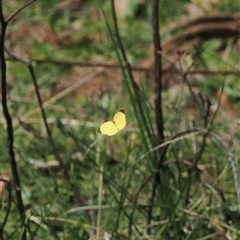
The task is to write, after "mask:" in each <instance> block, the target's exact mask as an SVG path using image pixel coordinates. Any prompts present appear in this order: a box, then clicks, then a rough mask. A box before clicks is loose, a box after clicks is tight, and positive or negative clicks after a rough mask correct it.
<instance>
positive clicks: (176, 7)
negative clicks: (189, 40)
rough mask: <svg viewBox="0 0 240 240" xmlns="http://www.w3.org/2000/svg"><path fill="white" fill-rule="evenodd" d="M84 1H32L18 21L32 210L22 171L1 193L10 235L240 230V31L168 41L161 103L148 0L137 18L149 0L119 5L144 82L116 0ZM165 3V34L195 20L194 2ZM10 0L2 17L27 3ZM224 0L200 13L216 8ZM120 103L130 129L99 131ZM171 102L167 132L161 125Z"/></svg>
mask: <svg viewBox="0 0 240 240" xmlns="http://www.w3.org/2000/svg"><path fill="white" fill-rule="evenodd" d="M76 2H78V1H76ZM76 2H75V1H54V0H50V1H35V2H34V3H32V4H31V5H29V6H28V7H26V8H25V9H24V10H23V11H21V12H20V13H18V14H17V15H16V16H15V18H13V19H12V21H10V22H9V24H8V27H7V33H6V38H5V46H6V48H7V49H9V50H10V51H11V52H12V54H13V55H14V56H17V57H18V58H21V59H22V60H31V61H32V62H31V63H32V66H33V69H34V73H35V75H36V80H37V89H36V88H35V87H34V81H33V76H32V75H31V72H30V71H29V69H30V68H29V65H26V64H24V63H23V62H22V61H19V60H16V59H14V57H11V56H9V55H8V54H7V53H5V56H6V58H7V61H6V63H7V85H8V94H7V100H8V102H7V106H8V109H9V111H10V114H11V117H12V120H13V133H14V151H15V158H16V167H17V170H18V174H19V177H20V184H21V196H22V201H23V204H24V208H25V216H24V222H23V221H22V219H23V218H22V216H20V214H19V204H18V199H17V197H16V191H15V190H16V186H15V185H14V181H11V184H10V182H9V184H7V185H5V186H7V187H5V188H4V190H3V191H2V192H1V186H2V185H0V240H1V238H2V239H4V240H16V239H24V233H25V232H26V234H27V235H26V236H27V238H26V239H34V240H40V239H48V240H51V239H64V240H68V239H69V240H70V239H81V240H85V239H86V240H87V239H103V240H107V239H116V240H121V239H124V240H125V239H131V240H135V239H136V240H141V239H142V240H143V239H144V240H145V239H146V240H147V239H152V240H158V239H181V240H187V239H188V240H196V239H240V231H239V226H240V186H239V184H240V181H239V174H240V173H239V169H238V168H239V167H238V165H239V163H240V157H239V156H240V146H239V141H240V122H239V117H240V116H239V109H240V102H239V99H240V81H239V72H240V69H239V66H240V59H239V54H240V53H239V48H238V46H239V39H237V38H235V39H233V38H227V39H219V38H218V39H217V38H212V39H208V40H206V41H204V40H202V41H200V42H199V43H198V45H197V47H198V48H196V47H191V48H189V49H187V52H185V53H182V54H180V53H179V54H177V50H178V49H176V51H175V52H174V53H173V52H170V51H169V52H167V53H166V54H165V53H163V54H162V62H163V65H164V64H167V63H169V62H170V65H171V64H172V65H173V67H172V68H171V69H170V70H169V69H168V70H169V71H170V73H169V72H164V73H163V77H162V81H163V89H162V91H161V94H162V105H161V106H157V107H156V106H155V105H154V99H155V98H156V97H157V94H159V93H157V94H156V86H155V84H154V80H153V79H154V77H153V75H154V73H153V71H152V68H154V62H151V60H150V58H149V56H152V52H153V48H152V34H153V33H152V26H151V18H152V16H151V14H152V10H151V4H150V2H149V4H146V6H144V7H143V8H140V10H141V9H142V11H140V10H139V11H140V13H139V15H138V16H136V9H137V2H138V1H132V2H131V4H129V5H128V8H127V11H126V12H125V15H124V16H122V17H120V16H121V13H120V12H119V11H118V10H117V16H118V17H119V18H118V31H119V34H120V37H121V41H122V43H123V45H124V48H125V53H126V56H127V59H128V62H129V63H130V64H131V65H133V66H134V67H135V68H134V67H133V68H132V69H133V70H132V71H133V75H134V77H135V78H134V80H135V82H133V81H132V79H131V76H129V72H128V70H127V68H126V67H125V65H126V62H125V60H124V57H123V52H122V51H121V46H120V42H119V39H118V38H117V37H116V36H117V34H116V30H117V29H116V28H115V27H114V20H113V11H112V8H111V1H100V0H99V1H93V0H92V1H82V2H83V3H80V2H81V1H79V5H78V4H77V3H76ZM115 2H116V1H115ZM160 2H161V3H160V4H161V6H160V10H159V13H160V16H159V17H160V22H161V28H160V29H161V30H162V31H161V30H160V33H161V40H162V42H164V43H165V42H166V41H168V40H169V39H171V37H173V36H174V34H175V33H179V32H181V30H179V29H178V21H179V24H180V22H181V21H182V20H184V21H186V20H189V21H190V17H188V15H186V14H187V13H185V9H186V6H189V5H187V4H189V2H188V1H176V0H174V1H171V5H169V1H160ZM196 2H197V1H195V3H196ZM0 3H1V4H2V5H3V14H4V16H5V19H7V17H8V16H9V15H10V14H12V12H14V11H16V10H17V9H19V8H20V7H21V6H22V5H21V4H22V3H20V1H4V4H3V3H2V2H0ZM227 3H229V4H227ZM75 4H76V5H75ZM218 4H219V6H218V12H219V13H221V12H222V13H224V12H231V13H233V12H235V11H236V10H235V6H236V5H237V4H234V1H224V2H219V3H218ZM214 6H215V5H213V6H212V8H210V9H208V10H204V9H203V10H202V11H203V13H204V14H207V15H211V14H212V13H216V11H217V9H216V7H214ZM188 18H189V19H188ZM180 19H181V21H180ZM173 25H174V26H175V27H172V26H173ZM163 50H164V49H163ZM174 54H175V55H178V59H177V60H176V61H174V62H172V61H173V60H172V58H171V57H172V56H174ZM96 63H98V65H96ZM143 63H147V64H143ZM86 64H87V65H86ZM116 65H117V67H116ZM149 65H150V66H149ZM30 66H31V65H30ZM142 66H143V67H142ZM146 66H148V67H146ZM136 67H139V68H140V67H142V68H141V69H136ZM199 69H200V70H204V71H205V72H201V71H200V72H197V71H198V70H199ZM194 71H195V73H194ZM224 71H228V72H230V73H229V74H224ZM209 72H214V74H212V75H211V74H209ZM216 72H218V74H215V73H216ZM237 73H238V74H237ZM2 81H3V80H2ZM36 90H39V92H40V96H41V100H42V103H43V104H42V107H43V110H44V113H45V117H46V121H47V123H45V122H44V116H43V114H42V112H41V110H40V107H39V102H38V101H39V99H38V98H37V92H36ZM158 107H159V108H158ZM119 109H125V111H126V119H127V125H126V127H125V128H124V129H123V130H121V131H120V132H119V133H117V134H116V135H114V136H112V137H108V136H104V135H101V134H99V133H98V132H97V129H98V128H99V126H100V125H101V124H102V123H103V122H105V121H106V120H111V119H112V118H113V116H114V114H115V113H116V112H117V111H118V110H119ZM161 109H162V113H163V123H161V124H162V125H161V129H164V136H165V139H164V140H162V139H161V137H160V136H159V133H158V130H159V129H157V127H156V125H157V124H156V123H159V121H160V120H159V119H156V116H158V113H159V112H158V111H161ZM0 117H1V118H0V120H1V122H0V133H1V134H0V183H3V180H1V174H5V175H7V176H9V178H10V179H11V180H12V179H13V176H12V172H11V171H12V170H11V162H10V160H9V156H8V148H7V139H8V136H7V131H6V126H7V124H6V121H5V118H4V115H3V114H1V116H0ZM2 178H3V177H2ZM5 182H6V180H5ZM153 195H154V196H153ZM8 211H9V212H8ZM6 217H7V218H6ZM5 218H6V221H5ZM1 231H2V232H1Z"/></svg>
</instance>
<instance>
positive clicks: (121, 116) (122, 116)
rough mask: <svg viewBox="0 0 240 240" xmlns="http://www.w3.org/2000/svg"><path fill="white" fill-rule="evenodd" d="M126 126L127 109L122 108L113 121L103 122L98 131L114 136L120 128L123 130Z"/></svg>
mask: <svg viewBox="0 0 240 240" xmlns="http://www.w3.org/2000/svg"><path fill="white" fill-rule="evenodd" d="M125 126H126V113H125V110H123V109H121V110H119V111H118V112H117V113H116V114H115V115H114V117H113V120H112V121H107V122H105V123H103V124H102V125H101V126H100V127H99V129H98V132H100V133H102V134H104V135H107V136H113V135H115V134H116V133H118V132H119V131H120V130H122V129H123V128H124V127H125Z"/></svg>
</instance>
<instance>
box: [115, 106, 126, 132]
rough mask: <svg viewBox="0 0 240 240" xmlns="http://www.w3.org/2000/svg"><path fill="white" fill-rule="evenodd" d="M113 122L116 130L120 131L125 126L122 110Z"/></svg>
mask: <svg viewBox="0 0 240 240" xmlns="http://www.w3.org/2000/svg"><path fill="white" fill-rule="evenodd" d="M113 121H114V123H115V125H116V127H117V129H118V130H122V129H123V128H124V127H125V126H126V113H125V111H124V110H120V111H118V112H117V113H116V114H115V115H114V117H113Z"/></svg>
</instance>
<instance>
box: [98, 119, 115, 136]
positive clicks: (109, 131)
mask: <svg viewBox="0 0 240 240" xmlns="http://www.w3.org/2000/svg"><path fill="white" fill-rule="evenodd" d="M118 131H119V130H118V129H117V127H116V125H115V124H114V123H113V122H112V121H107V122H105V123H103V124H102V125H101V126H100V128H99V132H100V133H102V134H104V135H108V136H113V135H115V134H116V133H117V132H118Z"/></svg>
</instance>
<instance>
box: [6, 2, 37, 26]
mask: <svg viewBox="0 0 240 240" xmlns="http://www.w3.org/2000/svg"><path fill="white" fill-rule="evenodd" d="M35 1H37V0H30V1H29V2H27V3H26V4H24V5H23V6H22V7H20V8H19V9H18V10H17V11H15V12H14V13H12V14H11V15H10V16H9V17H8V18H7V19H6V22H7V23H9V22H10V21H11V20H12V19H13V18H14V17H15V16H16V15H17V14H18V13H20V12H21V11H22V10H23V9H25V8H26V7H27V6H29V5H31V4H32V3H33V2H35Z"/></svg>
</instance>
